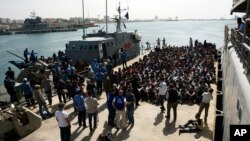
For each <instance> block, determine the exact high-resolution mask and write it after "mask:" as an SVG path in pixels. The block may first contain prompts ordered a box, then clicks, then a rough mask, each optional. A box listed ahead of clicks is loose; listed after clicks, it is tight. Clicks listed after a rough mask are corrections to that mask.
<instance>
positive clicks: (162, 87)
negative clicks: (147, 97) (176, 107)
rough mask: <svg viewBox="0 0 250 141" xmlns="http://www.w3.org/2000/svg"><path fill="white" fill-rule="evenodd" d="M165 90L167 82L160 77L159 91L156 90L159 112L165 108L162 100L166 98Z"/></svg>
mask: <svg viewBox="0 0 250 141" xmlns="http://www.w3.org/2000/svg"><path fill="white" fill-rule="evenodd" d="M166 92H167V84H166V82H165V81H164V78H161V82H160V84H159V92H158V99H159V103H160V106H161V112H164V111H165V110H166V109H165V107H164V100H165V98H166Z"/></svg>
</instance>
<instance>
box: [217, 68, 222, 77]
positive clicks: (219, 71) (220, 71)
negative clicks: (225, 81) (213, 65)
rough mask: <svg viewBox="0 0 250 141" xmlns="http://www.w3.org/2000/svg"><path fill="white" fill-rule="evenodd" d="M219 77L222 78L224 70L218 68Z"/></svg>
mask: <svg viewBox="0 0 250 141" xmlns="http://www.w3.org/2000/svg"><path fill="white" fill-rule="evenodd" d="M218 78H222V70H218Z"/></svg>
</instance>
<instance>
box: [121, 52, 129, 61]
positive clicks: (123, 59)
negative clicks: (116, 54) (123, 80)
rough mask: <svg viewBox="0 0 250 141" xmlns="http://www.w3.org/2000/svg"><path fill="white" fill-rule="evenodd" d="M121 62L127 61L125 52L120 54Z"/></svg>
mask: <svg viewBox="0 0 250 141" xmlns="http://www.w3.org/2000/svg"><path fill="white" fill-rule="evenodd" d="M120 57H121V60H122V61H126V60H127V52H125V51H123V52H122V53H121V56H120Z"/></svg>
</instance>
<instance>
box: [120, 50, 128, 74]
mask: <svg viewBox="0 0 250 141" xmlns="http://www.w3.org/2000/svg"><path fill="white" fill-rule="evenodd" d="M127 58H128V54H127V52H126V50H124V49H123V48H121V53H120V59H121V61H122V67H123V69H124V68H125V67H126V68H127Z"/></svg>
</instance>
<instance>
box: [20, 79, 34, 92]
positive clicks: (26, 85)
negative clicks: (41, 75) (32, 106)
mask: <svg viewBox="0 0 250 141" xmlns="http://www.w3.org/2000/svg"><path fill="white" fill-rule="evenodd" d="M22 89H23V94H24V95H28V94H32V93H33V90H32V88H31V86H30V84H29V83H28V82H24V83H23V85H22Z"/></svg>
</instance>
